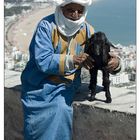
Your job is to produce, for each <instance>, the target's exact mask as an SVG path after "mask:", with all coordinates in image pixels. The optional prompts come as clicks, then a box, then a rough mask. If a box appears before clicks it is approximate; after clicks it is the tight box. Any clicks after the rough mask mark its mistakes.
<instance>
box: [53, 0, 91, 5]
mask: <svg viewBox="0 0 140 140" xmlns="http://www.w3.org/2000/svg"><path fill="white" fill-rule="evenodd" d="M55 2H56V4H57V5H61V6H64V5H67V4H69V3H78V4H80V5H83V6H89V5H91V4H92V0H55Z"/></svg>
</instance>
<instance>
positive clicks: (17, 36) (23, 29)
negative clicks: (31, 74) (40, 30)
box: [5, 5, 54, 53]
mask: <svg viewBox="0 0 140 140" xmlns="http://www.w3.org/2000/svg"><path fill="white" fill-rule="evenodd" d="M53 11H54V6H51V5H50V6H48V7H46V8H43V9H39V10H37V9H35V10H34V11H31V12H30V13H27V14H24V15H21V16H20V17H19V19H18V20H17V21H15V23H14V24H13V25H12V26H11V27H10V28H9V30H8V31H7V33H6V35H5V36H7V40H6V41H8V42H10V44H12V45H10V46H9V47H16V48H17V49H18V50H20V51H21V52H23V53H27V51H28V48H29V44H30V41H31V39H32V36H33V33H34V31H35V29H36V26H37V24H38V23H39V21H40V20H41V19H42V18H43V17H45V16H47V15H49V14H51V13H53ZM6 41H5V42H6Z"/></svg>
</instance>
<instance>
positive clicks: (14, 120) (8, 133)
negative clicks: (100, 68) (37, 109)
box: [4, 71, 136, 140]
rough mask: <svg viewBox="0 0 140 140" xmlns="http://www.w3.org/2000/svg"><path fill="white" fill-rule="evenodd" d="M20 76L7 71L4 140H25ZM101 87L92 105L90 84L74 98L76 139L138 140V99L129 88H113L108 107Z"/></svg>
mask: <svg viewBox="0 0 140 140" xmlns="http://www.w3.org/2000/svg"><path fill="white" fill-rule="evenodd" d="M20 74H21V73H19V72H14V71H5V93H4V126H5V127H4V132H5V133H4V136H5V140H23V112H22V106H21V102H20V88H21V86H20V84H21V83H20V78H19V77H20ZM101 90H102V87H101V86H97V92H98V94H97V97H96V98H97V100H96V101H93V102H89V101H88V100H87V99H88V84H87V83H83V84H82V86H81V88H80V89H79V92H78V93H77V94H76V97H75V99H74V103H73V106H74V130H73V132H74V133H73V134H74V135H73V140H135V139H136V111H135V106H136V105H135V104H136V97H135V94H134V93H132V92H131V93H129V92H128V90H126V89H116V88H115V89H114V88H111V92H112V97H113V102H112V103H111V104H106V103H105V102H104V101H105V96H104V93H103V91H101Z"/></svg>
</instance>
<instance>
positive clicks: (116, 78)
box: [110, 73, 130, 85]
mask: <svg viewBox="0 0 140 140" xmlns="http://www.w3.org/2000/svg"><path fill="white" fill-rule="evenodd" d="M110 80H111V84H112V85H117V84H123V83H128V82H130V80H129V74H126V73H121V74H119V75H110Z"/></svg>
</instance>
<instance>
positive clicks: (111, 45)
mask: <svg viewBox="0 0 140 140" xmlns="http://www.w3.org/2000/svg"><path fill="white" fill-rule="evenodd" d="M105 44H106V45H109V46H110V47H112V48H114V49H118V48H117V47H115V46H114V45H113V44H112V43H111V42H110V41H109V40H108V39H107V38H106V43H105Z"/></svg>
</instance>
